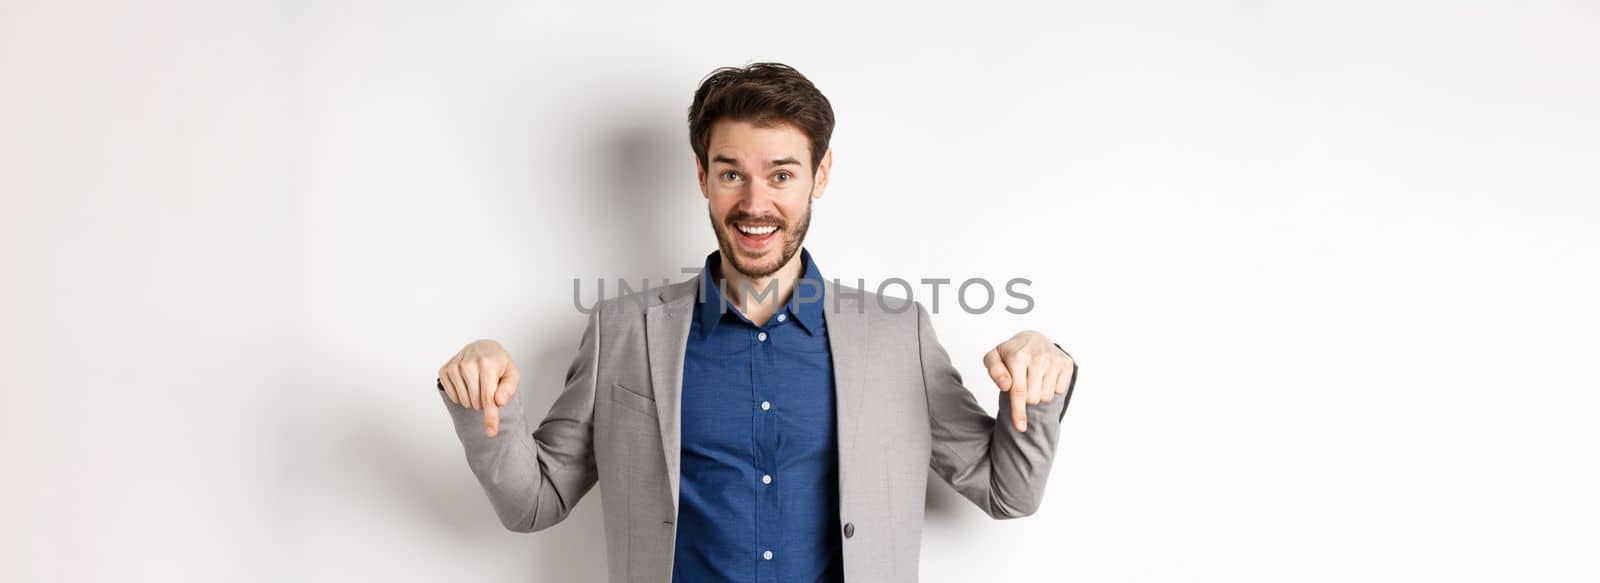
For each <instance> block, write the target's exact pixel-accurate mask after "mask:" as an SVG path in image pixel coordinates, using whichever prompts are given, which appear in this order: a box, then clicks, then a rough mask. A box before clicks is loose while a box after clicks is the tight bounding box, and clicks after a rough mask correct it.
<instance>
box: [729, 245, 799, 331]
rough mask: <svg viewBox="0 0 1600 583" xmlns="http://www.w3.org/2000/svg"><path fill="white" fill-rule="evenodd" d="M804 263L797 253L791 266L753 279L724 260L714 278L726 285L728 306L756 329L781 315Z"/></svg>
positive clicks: (791, 261) (790, 260) (791, 258)
mask: <svg viewBox="0 0 1600 583" xmlns="http://www.w3.org/2000/svg"><path fill="white" fill-rule="evenodd" d="M802 263H803V261H802V260H801V254H800V253H795V254H794V257H790V258H789V262H788V263H786V264H784V266H783V267H780V268H778V270H777V271H775V272H773V273H772V274H771V275H768V276H765V277H754V278H753V277H750V276H747V275H745V274H743V273H739V270H737V269H734V268H733V263H732V262H731V261H729V260H728V258H727V257H726V256H724V257H723V258H722V261H721V262H720V263H719V264H718V265H717V271H718V272H719V273H717V274H714V275H715V276H716V278H715V279H716V280H718V282H719V283H720V281H721V280H726V281H727V283H726V285H727V294H726V296H725V297H727V299H728V302H729V303H730V304H732V305H733V306H734V307H735V308H738V310H739V313H741V314H744V317H746V318H749V319H750V321H751V322H752V323H754V324H755V325H757V326H765V325H766V324H767V319H768V318H771V317H772V315H773V314H776V313H778V310H780V309H782V307H783V305H784V304H785V303H787V302H788V301H789V296H790V295H791V294H793V293H794V288H795V283H796V282H797V281H799V279H800V276H801V275H803V274H802V273H801V272H800V268H801V267H802Z"/></svg>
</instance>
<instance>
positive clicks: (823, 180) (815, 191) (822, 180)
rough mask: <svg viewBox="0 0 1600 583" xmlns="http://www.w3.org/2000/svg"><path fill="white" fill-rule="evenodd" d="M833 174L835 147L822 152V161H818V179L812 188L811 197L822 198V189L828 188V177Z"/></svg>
mask: <svg viewBox="0 0 1600 583" xmlns="http://www.w3.org/2000/svg"><path fill="white" fill-rule="evenodd" d="M832 175H833V148H832V147H831V146H830V147H829V148H828V151H827V152H824V153H823V154H822V161H821V162H818V163H817V180H816V184H815V185H814V186H812V188H811V198H822V191H824V190H827V189H828V178H829V177H831V176H832Z"/></svg>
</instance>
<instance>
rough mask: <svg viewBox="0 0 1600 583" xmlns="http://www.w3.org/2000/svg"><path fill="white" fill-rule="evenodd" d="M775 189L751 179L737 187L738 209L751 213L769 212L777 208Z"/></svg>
mask: <svg viewBox="0 0 1600 583" xmlns="http://www.w3.org/2000/svg"><path fill="white" fill-rule="evenodd" d="M776 200H777V191H776V190H774V189H773V188H772V187H771V186H768V185H766V184H762V183H760V182H759V181H755V180H752V181H750V182H746V183H745V185H744V188H741V189H739V209H740V210H743V211H745V212H748V213H750V214H752V215H758V216H759V215H762V214H771V213H770V212H769V211H775V210H777V204H776Z"/></svg>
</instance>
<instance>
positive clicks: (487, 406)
mask: <svg viewBox="0 0 1600 583" xmlns="http://www.w3.org/2000/svg"><path fill="white" fill-rule="evenodd" d="M498 376H500V371H498V370H495V368H494V367H492V366H486V367H483V369H482V370H481V371H479V376H478V386H479V387H480V388H482V389H483V396H482V397H481V399H482V400H483V425H484V429H485V430H487V431H488V434H489V437H494V436H495V434H496V433H499V432H500V408H499V407H497V406H495V404H494V395H495V393H496V392H498V391H497V389H498V388H499V386H500V379H498V378H496V377H498Z"/></svg>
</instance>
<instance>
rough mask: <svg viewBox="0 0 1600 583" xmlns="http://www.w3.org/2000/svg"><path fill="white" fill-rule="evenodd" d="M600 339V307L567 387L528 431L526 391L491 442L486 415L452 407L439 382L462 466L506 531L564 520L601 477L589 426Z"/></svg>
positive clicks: (505, 412)
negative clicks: (462, 458) (464, 463)
mask: <svg viewBox="0 0 1600 583" xmlns="http://www.w3.org/2000/svg"><path fill="white" fill-rule="evenodd" d="M599 335H600V310H599V309H598V308H597V309H595V310H594V311H593V312H590V314H589V324H588V327H587V328H586V329H585V330H584V332H583V339H582V340H581V341H580V342H579V347H578V355H577V357H575V358H574V359H573V361H572V366H571V367H569V368H568V369H567V381H566V388H565V389H563V390H562V392H561V395H560V396H558V397H557V398H556V402H555V404H553V405H551V407H550V411H549V413H547V414H546V415H545V417H544V420H543V421H541V422H539V427H538V429H536V430H534V431H533V432H532V433H529V431H528V421H527V419H526V414H525V412H524V411H523V405H522V393H524V392H526V391H525V389H526V387H523V390H518V391H517V393H516V394H514V395H512V396H511V400H510V401H508V402H507V403H506V405H505V406H504V407H501V408H500V432H499V434H498V435H497V436H496V437H489V436H488V435H487V434H485V432H484V421H483V412H482V411H479V410H476V409H472V408H470V407H464V406H461V405H457V404H456V403H454V402H452V401H451V400H450V397H449V395H447V394H445V392H444V391H443V390H442V388H443V386H442V385H439V386H440V388H441V390H440V391H439V398H440V399H441V400H443V401H444V405H445V408H446V409H447V410H448V411H449V412H450V419H451V421H452V422H453V423H454V424H455V429H456V436H457V437H458V438H460V440H461V446H462V447H463V448H464V449H465V451H466V457H467V465H468V466H469V467H470V468H471V469H472V473H473V475H475V476H477V478H478V483H479V484H480V485H482V486H483V492H484V494H486V495H487V496H488V497H489V504H490V505H491V506H493V507H494V511H495V514H497V515H499V517H500V523H501V524H502V525H504V526H505V527H506V528H507V529H509V530H511V531H514V532H535V531H539V530H544V529H546V528H549V527H551V526H554V525H555V524H556V523H558V522H561V521H562V520H563V519H565V518H566V517H567V515H568V514H570V513H571V512H572V509H573V507H574V506H576V505H577V503H578V500H579V499H581V498H583V495H584V494H586V493H588V492H589V490H590V489H591V488H593V487H594V485H595V483H596V482H597V481H598V480H599V471H598V470H597V468H596V465H595V458H594V423H593V421H594V396H595V383H596V379H595V371H596V367H597V364H598V362H599V345H600V338H599ZM531 376H532V375H530V377H531ZM434 382H435V384H439V383H438V381H437V380H435V381H434Z"/></svg>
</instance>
